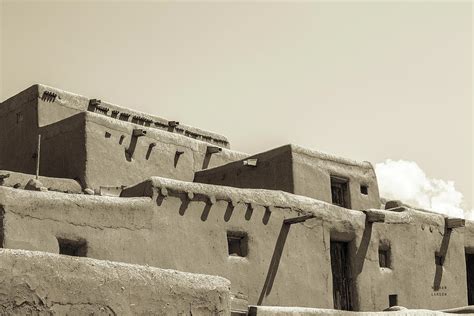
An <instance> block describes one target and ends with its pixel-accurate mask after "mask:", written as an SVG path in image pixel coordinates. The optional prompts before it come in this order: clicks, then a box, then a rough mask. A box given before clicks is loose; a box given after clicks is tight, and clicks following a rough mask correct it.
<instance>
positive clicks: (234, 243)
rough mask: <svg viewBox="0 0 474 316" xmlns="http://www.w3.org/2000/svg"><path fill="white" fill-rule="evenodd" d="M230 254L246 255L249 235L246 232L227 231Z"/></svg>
mask: <svg viewBox="0 0 474 316" xmlns="http://www.w3.org/2000/svg"><path fill="white" fill-rule="evenodd" d="M227 246H228V250H229V256H237V257H246V256H247V253H248V237H247V234H246V233H244V232H227Z"/></svg>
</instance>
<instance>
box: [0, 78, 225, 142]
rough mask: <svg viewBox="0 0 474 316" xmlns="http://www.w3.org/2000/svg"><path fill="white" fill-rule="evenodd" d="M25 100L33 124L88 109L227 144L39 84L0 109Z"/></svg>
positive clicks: (192, 129)
mask: <svg viewBox="0 0 474 316" xmlns="http://www.w3.org/2000/svg"><path fill="white" fill-rule="evenodd" d="M25 99H27V100H29V101H34V102H33V103H34V106H35V110H34V112H32V113H34V115H35V116H37V124H36V125H31V126H33V127H38V126H39V127H43V126H47V125H50V124H54V123H56V122H59V121H61V120H63V119H66V118H68V117H71V116H73V115H76V114H78V113H80V112H85V111H91V112H95V113H98V114H100V115H103V116H107V117H111V118H113V119H116V120H121V121H127V122H131V123H135V124H137V125H144V126H147V127H149V128H154V129H159V130H164V131H167V132H170V133H174V134H179V135H183V136H186V137H189V138H193V139H197V140H200V141H204V142H207V143H210V144H214V145H216V146H220V147H224V148H229V147H230V144H229V141H228V140H227V138H226V137H224V136H222V135H219V134H216V133H213V132H210V131H205V130H202V129H199V128H195V127H191V126H188V125H185V124H181V123H179V122H178V123H179V124H177V125H174V124H175V122H174V121H168V120H165V119H163V118H160V117H157V116H154V115H150V114H146V113H143V112H139V111H135V110H132V109H127V108H125V107H121V106H118V105H115V104H112V103H109V102H105V101H100V102H98V103H97V106H93V105H91V99H89V98H87V97H84V96H81V95H78V94H74V93H70V92H66V91H63V90H61V89H57V88H54V87H49V86H46V85H42V84H35V85H33V86H31V87H29V88H27V89H26V90H24V91H22V92H20V93H18V94H17V95H15V96H13V97H11V98H9V99H8V100H6V101H4V102H3V103H2V104H0V113H1V112H2V110H1V108H5V107H8V108H11V107H15V108H16V107H17V106H18V105H21V104H23V103H24V102H25ZM32 115H33V114H32ZM0 117H1V114H0Z"/></svg>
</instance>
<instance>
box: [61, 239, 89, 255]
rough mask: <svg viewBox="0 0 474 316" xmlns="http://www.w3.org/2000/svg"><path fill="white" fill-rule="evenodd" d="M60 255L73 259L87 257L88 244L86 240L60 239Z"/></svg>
mask: <svg viewBox="0 0 474 316" xmlns="http://www.w3.org/2000/svg"><path fill="white" fill-rule="evenodd" d="M58 244H59V254H61V255H66V256H73V257H85V256H87V242H86V241H85V240H84V239H79V240H71V239H64V238H58Z"/></svg>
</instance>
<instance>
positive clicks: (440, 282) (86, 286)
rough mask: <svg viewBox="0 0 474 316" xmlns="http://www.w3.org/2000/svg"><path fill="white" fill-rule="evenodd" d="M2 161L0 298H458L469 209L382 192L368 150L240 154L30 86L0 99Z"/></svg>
mask: <svg viewBox="0 0 474 316" xmlns="http://www.w3.org/2000/svg"><path fill="white" fill-rule="evenodd" d="M0 170H1V171H0V246H1V247H2V249H1V250H0V276H1V280H2V281H1V282H0V314H17V315H24V314H40V315H49V314H59V315H65V314H69V315H76V314H86V315H89V314H94V315H144V314H145V315H151V314H156V315H247V314H250V315H316V314H318V315H319V314H337V313H343V312H338V311H337V310H351V311H362V312H371V311H374V312H377V311H378V312H380V311H384V310H387V309H388V310H390V309H401V307H396V306H403V307H406V308H408V309H410V310H406V311H405V313H406V314H407V315H408V314H414V313H417V314H422V313H424V312H423V311H420V309H425V310H448V311H451V312H467V311H469V310H470V308H469V307H464V306H467V305H472V304H474V223H473V222H470V221H465V220H463V219H458V218H449V217H446V216H443V215H440V214H435V213H431V212H428V211H424V210H419V209H414V208H411V207H409V206H407V205H404V204H402V203H401V202H399V201H385V200H383V199H381V198H380V196H379V191H378V186H377V179H376V175H375V172H374V168H373V166H372V165H371V164H370V163H368V162H356V161H353V160H349V159H345V158H340V157H335V156H332V155H328V154H323V153H320V152H317V151H314V150H310V149H305V148H301V147H298V146H295V145H286V146H282V147H279V148H276V149H272V150H269V151H267V152H263V153H258V154H255V155H252V156H250V155H247V154H244V153H240V152H236V151H233V150H231V149H230V144H229V141H228V140H227V138H226V137H224V136H221V135H218V134H215V133H211V132H209V131H205V130H201V129H197V128H193V127H190V126H187V125H184V124H182V123H181V122H177V121H169V120H165V119H162V118H159V117H156V116H153V115H148V114H144V113H141V112H138V111H133V110H130V109H127V108H123V107H120V106H117V105H114V104H111V103H107V102H104V101H100V100H98V99H89V98H86V97H83V96H79V95H75V94H72V93H68V92H64V91H61V90H59V89H55V88H52V87H48V86H44V85H34V86H32V87H30V88H28V89H26V90H25V91H23V92H21V93H19V94H17V95H16V96H13V97H11V98H10V99H8V100H6V101H4V102H3V103H1V105H0ZM294 306H297V307H294ZM411 309H416V310H418V311H411ZM471 311H472V310H471ZM387 313H388V312H387ZM426 313H428V314H436V313H437V312H436V313H435V312H427V311H426ZM388 314H389V313H388Z"/></svg>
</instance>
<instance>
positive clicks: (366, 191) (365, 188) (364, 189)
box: [360, 184, 369, 195]
mask: <svg viewBox="0 0 474 316" xmlns="http://www.w3.org/2000/svg"><path fill="white" fill-rule="evenodd" d="M360 193H361V194H363V195H368V194H369V187H368V186H367V185H365V184H362V185H361V186H360Z"/></svg>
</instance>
